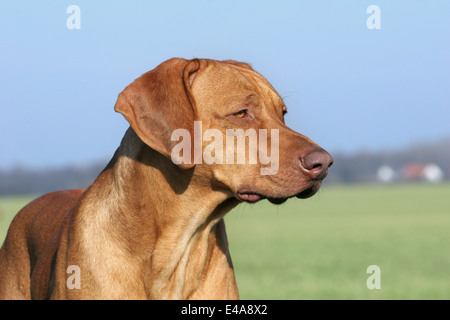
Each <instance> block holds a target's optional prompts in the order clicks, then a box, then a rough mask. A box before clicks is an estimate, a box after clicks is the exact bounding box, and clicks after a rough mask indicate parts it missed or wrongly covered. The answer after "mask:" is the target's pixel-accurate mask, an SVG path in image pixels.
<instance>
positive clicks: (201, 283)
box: [0, 59, 324, 299]
mask: <svg viewBox="0 0 450 320" xmlns="http://www.w3.org/2000/svg"><path fill="white" fill-rule="evenodd" d="M249 97H250V98H249ZM249 99H250V100H249ZM242 105H246V106H247V108H249V110H250V109H251V110H252V112H254V115H255V118H254V119H253V120H252V121H240V120H237V119H236V118H234V117H233V116H232V115H233V113H235V112H238V111H239V108H240V107H241V106H242ZM284 108H285V106H284V103H283V101H282V99H281V98H280V97H279V96H278V94H277V93H276V91H275V90H274V89H273V88H272V86H271V85H270V84H269V83H268V82H267V80H265V79H264V78H263V77H262V76H261V75H259V74H258V73H256V72H255V71H253V69H252V68H251V66H250V65H248V64H243V63H239V62H235V61H222V62H220V61H214V60H197V59H195V60H190V61H188V60H184V59H171V60H168V61H166V62H165V63H163V64H161V65H160V66H158V67H157V68H155V69H154V70H152V71H150V72H148V73H146V74H144V75H142V76H141V77H140V78H138V79H136V80H135V81H134V82H133V83H132V84H130V85H129V86H128V87H127V88H126V89H125V90H124V91H123V92H122V93H121V94H120V95H119V98H118V101H117V104H116V107H115V109H116V111H118V112H121V113H122V114H123V115H124V116H125V118H126V119H127V120H128V121H129V123H130V125H131V127H130V128H129V129H128V131H127V132H126V134H125V136H124V138H123V140H122V142H121V145H120V146H119V148H118V149H117V151H116V153H115V155H114V157H113V158H112V160H111V161H110V163H109V164H108V166H107V167H106V168H105V169H104V171H103V172H102V173H101V174H100V175H99V176H98V177H97V179H96V180H95V181H94V183H93V184H92V185H91V186H90V187H89V188H88V189H86V190H85V191H83V190H67V191H58V192H54V193H51V194H47V195H44V196H42V197H40V198H38V199H36V200H35V201H33V202H31V203H30V204H28V205H27V206H26V207H25V208H23V209H22V210H21V211H20V212H19V213H18V214H17V216H16V217H15V218H14V220H13V222H12V224H11V226H10V229H9V231H8V235H7V238H6V240H5V243H4V244H3V247H2V248H1V250H0V298H2V299H30V298H31V299H237V298H238V297H239V295H238V290H237V285H236V281H235V277H234V272H233V265H232V263H231V257H230V254H229V251H228V242H227V237H226V233H225V223H224V220H223V216H224V215H225V214H226V213H227V212H228V211H229V210H230V209H232V208H233V207H234V206H236V205H237V204H238V203H240V202H241V201H240V200H239V198H238V196H237V194H238V193H239V191H240V190H243V189H246V190H247V189H248V190H251V191H252V192H257V193H258V194H261V195H264V196H266V197H267V198H270V199H274V200H271V201H273V202H274V203H277V200H275V199H282V201H284V200H285V199H286V198H289V197H292V196H295V195H297V194H300V193H301V192H303V191H304V190H313V191H314V192H315V191H317V189H318V188H319V186H320V181H321V180H322V179H323V177H324V176H321V177H319V178H317V177H316V178H312V177H311V174H310V173H309V171H308V170H306V171H305V170H304V169H301V168H299V167H300V166H299V159H302V157H304V156H305V155H307V154H308V153H310V152H312V151H314V150H317V149H318V148H319V147H318V146H317V145H316V144H314V143H313V142H311V141H310V140H309V139H308V138H306V137H304V136H302V135H300V134H298V133H296V132H294V131H292V130H291V129H289V128H287V127H286V126H285V124H284V119H283V114H282V113H283V109H284ZM194 120H200V121H202V125H203V131H205V130H206V129H208V128H216V129H218V130H220V131H221V132H222V133H224V134H225V131H226V129H234V128H244V129H245V128H256V129H260V128H267V129H279V131H280V141H281V143H280V150H279V154H280V168H279V171H278V173H277V174H275V175H273V176H262V175H261V174H260V173H259V169H260V166H261V165H259V164H245V165H239V164H234V165H229V164H212V165H207V164H205V163H202V164H196V165H194V164H193V163H192V164H181V165H179V166H177V165H175V164H174V163H173V162H172V161H171V159H170V151H171V149H172V147H173V146H174V144H176V143H177V142H174V141H171V140H170V134H171V132H173V130H175V129H178V128H185V129H187V130H189V131H190V132H192V130H193V122H194ZM192 136H193V134H192ZM192 160H194V159H192ZM308 188H309V189H308ZM314 192H311V195H312V193H314ZM249 236H251V235H249ZM71 265H75V266H78V267H79V268H80V271H81V288H80V289H69V288H68V287H67V285H66V281H67V279H68V276H69V274H67V272H66V271H67V268H68V266H71Z"/></svg>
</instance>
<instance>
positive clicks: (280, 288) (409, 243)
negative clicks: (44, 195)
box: [0, 184, 450, 299]
mask: <svg viewBox="0 0 450 320" xmlns="http://www.w3.org/2000/svg"><path fill="white" fill-rule="evenodd" d="M29 200H30V198H29V197H17V198H0V242H1V241H3V239H4V236H5V234H6V230H7V227H8V225H9V222H10V220H11V219H12V216H13V215H14V214H15V212H16V211H17V210H18V209H20V207H22V206H23V205H24V204H25V203H26V202H27V201H29ZM226 222H227V232H228V239H229V242H230V251H231V256H232V258H233V263H234V267H235V271H236V277H237V282H238V286H239V290H240V294H241V298H242V299H450V184H437V185H429V184H413V185H392V186H364V185H357V186H346V187H343V186H325V187H323V188H322V190H321V191H320V192H319V193H318V194H317V195H316V196H314V197H313V198H311V199H307V200H297V199H295V200H293V199H291V200H289V201H287V202H286V203H285V204H283V205H280V206H275V205H272V204H270V203H268V202H267V201H263V202H260V203H258V204H255V205H249V204H242V205H240V206H238V207H237V208H236V209H234V210H233V211H232V212H230V213H229V214H228V215H227V218H226ZM370 265H377V266H379V267H380V270H381V275H380V280H381V289H373V290H369V289H368V288H367V286H366V280H367V278H368V277H369V276H370V274H367V273H366V269H367V267H368V266H370Z"/></svg>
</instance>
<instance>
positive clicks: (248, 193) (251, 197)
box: [236, 181, 321, 204]
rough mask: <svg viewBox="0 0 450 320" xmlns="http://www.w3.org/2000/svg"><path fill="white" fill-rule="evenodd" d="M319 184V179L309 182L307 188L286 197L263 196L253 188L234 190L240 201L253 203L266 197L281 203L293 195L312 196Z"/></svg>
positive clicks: (275, 202)
mask: <svg viewBox="0 0 450 320" xmlns="http://www.w3.org/2000/svg"><path fill="white" fill-rule="evenodd" d="M320 185H321V183H320V181H317V182H314V183H313V184H311V185H310V186H308V187H307V188H305V189H303V190H302V191H300V192H299V193H296V194H293V195H290V196H286V197H270V196H265V195H263V194H261V193H259V192H256V191H253V190H247V189H243V190H239V191H238V192H236V198H238V199H239V200H242V201H246V202H250V203H254V202H257V201H259V200H262V199H267V200H269V201H270V202H271V203H273V204H281V203H283V202H285V201H286V200H287V199H289V198H293V197H297V198H299V199H306V198H309V197H312V196H313V195H314V194H316V192H317V191H318V190H319V189H320Z"/></svg>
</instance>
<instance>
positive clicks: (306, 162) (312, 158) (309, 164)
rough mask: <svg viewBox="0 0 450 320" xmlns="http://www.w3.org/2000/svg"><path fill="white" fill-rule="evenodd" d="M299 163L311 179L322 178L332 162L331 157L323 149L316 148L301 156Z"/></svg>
mask: <svg viewBox="0 0 450 320" xmlns="http://www.w3.org/2000/svg"><path fill="white" fill-rule="evenodd" d="M300 163H301V166H302V168H303V170H304V171H305V172H306V173H307V174H308V175H309V176H310V177H311V178H312V179H324V178H325V177H326V176H327V174H328V168H329V167H330V166H331V165H332V164H333V157H332V156H331V155H330V154H329V153H328V152H326V151H325V150H323V149H316V150H314V151H311V152H310V153H308V154H307V155H306V156H304V157H303V158H301V159H300Z"/></svg>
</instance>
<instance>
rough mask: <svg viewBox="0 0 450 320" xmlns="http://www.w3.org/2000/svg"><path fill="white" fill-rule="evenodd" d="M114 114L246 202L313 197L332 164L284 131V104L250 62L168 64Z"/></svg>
mask: <svg viewBox="0 0 450 320" xmlns="http://www.w3.org/2000/svg"><path fill="white" fill-rule="evenodd" d="M115 110H116V111H118V112H120V113H122V114H123V115H124V116H125V118H126V119H127V120H128V122H129V123H130V125H131V127H132V128H133V129H134V131H135V132H136V133H137V135H138V136H139V137H140V139H141V140H142V141H144V142H145V143H146V144H147V145H148V146H149V147H151V148H153V149H154V150H156V151H158V152H159V153H161V154H163V155H164V156H166V157H167V159H169V160H170V161H172V162H173V163H174V164H176V165H178V166H179V167H180V168H181V169H182V170H194V173H195V172H197V173H198V174H201V175H202V176H203V177H208V182H207V183H210V184H211V185H212V186H214V187H215V188H216V189H220V190H222V191H223V192H225V193H227V194H228V195H229V196H230V197H231V196H234V197H236V198H237V199H239V200H241V201H247V202H256V201H258V200H260V199H263V198H267V199H269V201H271V202H272V203H282V202H284V201H285V200H286V199H287V198H290V197H294V196H297V197H299V198H307V197H310V196H312V195H313V194H315V193H316V192H317V190H318V189H319V188H320V185H321V182H322V180H323V179H324V178H325V177H326V175H327V171H328V167H329V166H330V165H331V164H332V162H333V159H332V157H331V156H330V155H329V154H328V153H327V152H326V151H324V150H323V149H322V148H320V147H319V146H318V145H317V144H315V143H314V142H312V141H311V140H310V139H308V138H307V137H305V136H303V135H301V134H299V133H297V132H295V131H293V130H291V129H290V128H288V127H287V126H286V125H285V122H284V116H285V113H286V112H287V108H286V106H285V104H284V102H283V100H282V99H281V97H280V96H279V95H278V93H277V92H276V91H275V89H274V88H273V87H272V86H271V85H270V83H269V82H268V81H267V80H266V79H265V78H264V77H263V76H261V75H260V74H259V73H257V72H256V71H254V70H253V69H252V67H251V66H250V65H248V64H245V63H240V62H236V61H215V60H206V59H194V60H184V59H171V60H168V61H166V62H164V63H162V64H161V65H159V66H158V67H157V68H155V69H154V70H152V71H150V72H147V73H145V74H143V75H142V76H141V77H139V78H138V79H136V80H135V81H134V82H133V83H131V84H130V85H129V86H128V87H127V88H125V90H124V91H123V92H122V93H121V94H120V95H119V98H118V101H117V103H116V106H115Z"/></svg>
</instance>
